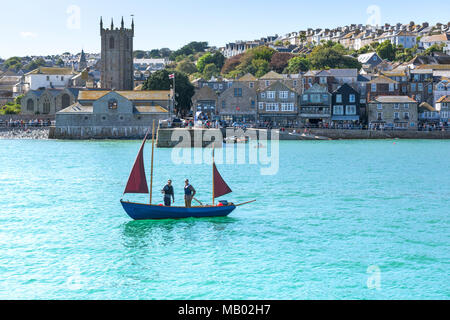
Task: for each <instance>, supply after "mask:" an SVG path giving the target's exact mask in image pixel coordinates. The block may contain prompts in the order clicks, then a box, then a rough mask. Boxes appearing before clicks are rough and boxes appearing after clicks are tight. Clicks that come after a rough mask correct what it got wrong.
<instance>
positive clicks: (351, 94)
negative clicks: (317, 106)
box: [331, 83, 361, 125]
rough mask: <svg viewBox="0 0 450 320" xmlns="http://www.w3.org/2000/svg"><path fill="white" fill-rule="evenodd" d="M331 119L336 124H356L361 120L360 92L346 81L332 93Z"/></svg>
mask: <svg viewBox="0 0 450 320" xmlns="http://www.w3.org/2000/svg"><path fill="white" fill-rule="evenodd" d="M331 112H332V116H331V121H332V122H333V123H335V124H338V125H340V124H354V123H358V122H359V121H360V114H361V111H360V98H359V93H358V91H356V90H355V89H353V88H352V87H351V86H350V85H349V84H347V83H345V84H343V85H342V86H341V87H339V88H338V89H337V90H335V91H334V92H333V94H332V109H331Z"/></svg>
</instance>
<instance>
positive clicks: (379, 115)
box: [377, 112, 383, 121]
mask: <svg viewBox="0 0 450 320" xmlns="http://www.w3.org/2000/svg"><path fill="white" fill-rule="evenodd" d="M377 120H378V121H382V120H383V112H377Z"/></svg>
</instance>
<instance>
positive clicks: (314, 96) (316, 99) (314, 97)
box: [311, 94, 320, 103]
mask: <svg viewBox="0 0 450 320" xmlns="http://www.w3.org/2000/svg"><path fill="white" fill-rule="evenodd" d="M311 102H314V103H318V102H320V94H312V95H311Z"/></svg>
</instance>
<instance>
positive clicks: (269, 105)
mask: <svg viewBox="0 0 450 320" xmlns="http://www.w3.org/2000/svg"><path fill="white" fill-rule="evenodd" d="M266 111H278V103H266Z"/></svg>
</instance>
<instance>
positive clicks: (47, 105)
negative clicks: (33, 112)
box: [43, 100, 50, 114]
mask: <svg viewBox="0 0 450 320" xmlns="http://www.w3.org/2000/svg"><path fill="white" fill-rule="evenodd" d="M43 109H44V110H43V113H44V114H49V113H50V101H49V100H45V101H44V103H43Z"/></svg>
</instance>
